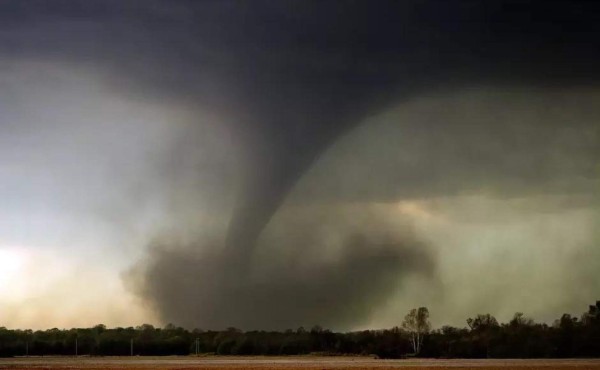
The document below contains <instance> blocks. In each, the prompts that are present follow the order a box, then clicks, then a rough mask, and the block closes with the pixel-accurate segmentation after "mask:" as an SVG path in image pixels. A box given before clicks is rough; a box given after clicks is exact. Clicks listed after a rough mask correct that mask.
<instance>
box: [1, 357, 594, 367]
mask: <svg viewBox="0 0 600 370" xmlns="http://www.w3.org/2000/svg"><path fill="white" fill-rule="evenodd" d="M347 368H352V369H360V370H367V369H377V370H386V369H403V370H410V369H419V370H423V369H428V368H435V369H445V368H451V369H501V368H502V369H506V368H509V369H517V370H532V369H547V370H550V369H568V368H576V369H578V370H583V369H598V370H600V359H567V360H547V359H542V360H437V359H431V360H430V359H410V360H376V359H372V358H367V357H218V356H214V357H78V358H74V357H28V358H9V359H0V369H12V370H15V369H23V370H24V369H49V370H66V369H88V370H90V369H124V370H145V369H149V370H150V369H151V370H159V369H160V370H163V369H164V370H166V369H170V370H174V369H211V370H243V369H265V370H276V369H325V370H327V369H347Z"/></svg>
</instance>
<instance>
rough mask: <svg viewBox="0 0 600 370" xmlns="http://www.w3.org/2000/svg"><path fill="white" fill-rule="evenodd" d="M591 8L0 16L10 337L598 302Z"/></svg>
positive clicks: (3, 296) (533, 313)
mask: <svg viewBox="0 0 600 370" xmlns="http://www.w3.org/2000/svg"><path fill="white" fill-rule="evenodd" d="M598 40H600V7H599V6H598V5H595V4H593V3H592V2H587V1H545V2H542V1H540V2H537V1H532V2H527V3H520V2H513V1H490V2H482V3H476V2H470V1H448V2H446V1H444V2H440V1H406V2H395V1H389V2H388V1H382V2H378V3H377V4H376V5H375V4H373V3H372V2H367V1H355V2H338V1H331V2H320V1H308V0H306V1H283V2H269V1H257V2H255V3H253V5H252V6H250V5H249V3H248V2H244V1H204V2H188V1H144V2H141V1H78V0H73V1H56V2H45V1H36V0H27V1H16V0H15V1H12V0H9V1H5V2H2V3H1V4H0V87H1V88H0V326H6V327H9V328H34V329H44V328H52V327H59V328H63V327H64V328H69V327H83V326H93V325H96V324H99V323H103V324H105V325H107V326H109V327H113V326H136V325H140V324H142V323H152V324H154V325H158V326H162V325H165V324H167V323H174V324H176V325H182V326H185V327H188V328H203V329H223V328H226V327H230V326H235V327H240V328H242V329H286V328H297V327H299V326H304V327H311V326H313V325H316V324H319V325H321V326H323V327H327V328H332V329H334V330H355V329H366V328H382V327H391V326H396V325H400V323H401V320H402V318H403V317H404V315H405V314H406V313H407V312H408V310H409V309H411V308H413V307H419V306H427V307H428V308H429V310H430V313H431V320H432V323H433V324H434V327H440V326H442V325H445V324H450V325H456V326H460V327H462V326H465V325H466V322H465V320H466V318H467V317H469V316H473V315H476V314H478V313H491V314H493V315H495V316H496V317H497V318H498V319H499V320H501V321H505V320H508V319H509V318H511V317H512V315H513V314H514V313H515V312H517V311H519V312H524V313H525V315H527V316H529V317H532V318H533V319H535V320H537V321H542V322H548V323H551V322H552V321H553V320H554V319H556V318H559V317H560V315H561V314H562V313H565V312H568V313H572V314H576V315H578V314H580V313H582V312H584V311H585V310H586V307H587V305H588V304H590V303H593V302H595V301H596V300H597V299H600V281H599V280H598V276H597V272H596V271H598V267H599V266H598V264H599V263H600V262H599V261H600V258H599V257H600V249H599V245H600V233H599V231H598V230H600V207H599V206H600V194H599V192H598V189H600V186H599V185H600V162H599V159H600V86H598V81H600V76H599V74H598V70H597V68H595V66H596V65H597V62H598V61H599V60H600V54H599V52H598V50H600V48H598V46H600V45H598V43H599V41H598Z"/></svg>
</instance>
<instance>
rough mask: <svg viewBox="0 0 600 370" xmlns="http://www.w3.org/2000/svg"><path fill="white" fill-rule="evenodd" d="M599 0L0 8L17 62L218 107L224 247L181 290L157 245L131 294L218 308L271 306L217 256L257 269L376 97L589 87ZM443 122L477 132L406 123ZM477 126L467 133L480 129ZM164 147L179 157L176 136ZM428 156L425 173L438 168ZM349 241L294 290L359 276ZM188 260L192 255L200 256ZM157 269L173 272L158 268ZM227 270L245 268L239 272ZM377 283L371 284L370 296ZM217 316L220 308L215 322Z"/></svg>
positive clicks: (1, 33) (2, 32) (381, 104)
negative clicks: (233, 166)
mask: <svg viewBox="0 0 600 370" xmlns="http://www.w3.org/2000/svg"><path fill="white" fill-rule="evenodd" d="M599 8H600V4H597V3H594V2H589V1H529V2H519V1H486V2H483V1H482V2H475V1H381V2H376V3H373V2H368V1H349V2H333V1H330V2H322V1H283V2H271V1H268V2H267V1H253V2H244V1H214V2H204V1H203V2H196V1H189V2H187V1H164V2H163V1H151V2H133V1H131V2H129V1H56V2H47V1H25V2H23V1H6V2H2V4H1V5H0V22H1V24H2V26H0V53H2V56H3V57H4V58H7V59H12V60H16V61H17V63H18V61H19V60H26V59H37V60H41V61H52V62H55V63H75V64H81V65H85V66H86V67H87V68H89V69H90V70H91V71H95V73H97V75H98V76H99V77H100V78H102V79H103V81H104V83H105V84H107V86H109V87H110V88H111V91H113V92H114V94H121V95H124V96H127V97H129V98H133V99H140V100H147V101H159V100H160V101H167V102H171V103H172V104H175V105H180V106H182V107H194V108H195V109H198V110H205V111H208V112H210V113H211V114H214V115H215V116H218V117H222V120H223V125H228V127H229V128H230V130H231V132H232V142H233V146H236V147H239V148H240V152H239V153H238V160H239V162H240V166H239V168H242V169H243V170H241V172H242V174H241V176H240V177H239V178H240V181H239V183H240V186H239V188H240V189H239V191H238V193H239V196H238V200H237V202H236V205H235V206H234V207H233V208H234V210H233V212H232V215H231V220H230V223H229V228H228V231H227V236H226V238H224V239H226V241H225V242H217V243H216V244H218V245H221V244H225V248H226V249H227V251H226V254H225V257H223V256H218V257H210V256H206V257H204V258H206V259H211V260H212V261H216V262H211V263H210V268H211V269H213V268H214V271H215V272H214V274H211V276H215V279H216V280H215V281H216V282H214V283H208V282H207V279H205V278H204V279H203V278H202V276H196V275H193V274H191V275H190V276H196V277H197V278H198V279H197V280H200V281H199V284H200V287H199V288H198V289H200V290H199V291H198V292H199V293H197V294H195V295H193V296H192V295H190V294H188V293H186V292H187V291H188V289H189V290H190V291H192V292H194V289H196V288H192V287H187V285H184V287H186V288H185V289H181V290H180V288H179V287H178V286H177V285H173V286H171V285H168V283H169V282H172V283H173V284H176V282H177V281H178V280H184V277H183V276H181V275H180V274H181V271H186V270H187V268H180V267H178V266H190V265H189V264H187V265H186V264H184V261H183V260H185V259H186V258H184V257H181V255H179V254H175V255H169V254H165V253H163V252H160V251H161V250H163V249H160V248H158V249H154V252H150V253H151V256H150V257H149V258H150V259H149V265H148V267H147V269H145V270H144V269H142V271H146V278H145V279H143V281H144V283H145V284H146V285H147V286H146V288H144V289H142V292H143V294H147V295H148V296H149V298H150V299H151V300H154V301H155V302H156V304H157V306H158V307H159V309H160V310H161V312H162V313H163V314H164V316H165V317H169V318H171V317H176V316H177V312H178V311H177V310H188V309H190V307H192V308H191V309H192V310H193V312H195V311H196V310H198V311H199V312H200V313H207V312H208V313H210V312H216V311H220V312H221V311H222V312H224V314H225V313H228V312H229V311H228V310H227V309H226V308H225V307H226V306H228V305H229V304H231V303H232V304H239V303H241V302H248V301H252V299H256V302H257V305H259V307H261V309H266V307H272V309H273V310H272V311H270V313H271V314H272V315H276V314H277V315H279V314H281V312H282V311H281V309H280V307H279V306H277V305H273V306H272V305H267V304H266V297H268V296H263V294H264V292H275V293H278V294H283V293H282V292H281V290H282V289H283V288H282V287H279V286H277V287H276V288H274V290H272V289H270V288H267V289H265V290H264V292H263V291H261V289H260V284H258V285H252V286H248V287H244V288H245V289H242V288H240V287H239V286H231V288H232V289H233V290H234V291H236V292H237V293H233V292H231V291H228V290H229V289H227V288H229V287H230V286H229V285H228V284H229V283H228V281H229V280H228V277H227V275H226V271H227V266H228V265H229V266H232V269H233V270H235V271H237V270H236V269H238V268H239V269H240V270H242V271H243V270H244V269H243V267H252V265H253V264H254V265H256V266H254V267H256V268H260V263H251V262H249V261H251V260H252V257H253V255H254V250H255V244H256V242H257V239H258V238H259V236H260V234H261V232H262V231H263V228H264V227H265V225H267V224H268V223H269V220H270V219H271V217H272V216H273V214H274V212H275V211H276V210H277V209H278V208H279V206H280V204H281V203H282V201H283V200H284V199H285V198H286V195H287V194H288V192H289V191H290V189H291V188H292V187H293V186H294V185H295V184H296V182H297V180H298V179H299V178H300V177H301V176H302V175H303V174H304V173H305V171H306V170H307V169H308V168H310V167H311V165H312V164H313V163H314V162H315V161H316V160H317V159H318V158H319V157H320V156H321V154H322V152H323V151H324V150H325V149H326V148H327V147H329V146H330V145H331V143H333V142H334V141H336V139H337V138H339V137H340V135H342V134H343V133H345V132H348V130H350V129H351V128H353V127H355V126H356V125H358V124H359V123H360V122H362V121H364V120H365V118H367V117H369V116H371V115H373V114H376V113H377V112H379V111H381V110H382V109H384V108H386V107H388V106H389V105H390V104H392V103H398V102H401V101H406V100H408V99H410V98H413V97H415V96H420V95H423V94H424V93H426V92H429V91H431V90H437V91H452V89H454V88H457V87H464V86H470V85H477V86H487V85H505V86H506V85H507V86H514V85H535V86H541V87H547V86H553V87H556V86H562V87H567V86H573V85H595V84H597V82H598V78H599V73H600V70H598V69H597V68H596V62H597V61H598V59H599V54H600V48H599V47H598V46H599V45H598V44H599V42H600V41H598V40H600V9H599ZM40 68H43V67H40ZM196 107H199V108H196ZM453 125H454V126H453ZM453 127H458V132H465V133H470V132H477V129H473V130H471V128H464V127H461V126H460V123H456V122H455V121H452V122H450V121H448V123H440V122H435V123H431V122H426V121H423V122H422V127H421V128H420V129H418V130H423V131H424V132H448V133H453V132H456V131H454V130H453ZM486 127H492V128H493V127H497V126H496V124H494V123H491V124H489V126H486ZM446 130H447V131H446ZM541 130H542V131H545V128H544V127H543V125H542V129H541ZM486 135H487V134H486V133H481V136H482V139H483V140H484V141H485V140H487V136H486ZM450 137H451V138H452V137H453V136H452V134H450ZM178 150H181V151H182V152H181V153H183V154H182V157H185V156H186V152H185V151H184V149H181V148H177V149H175V151H176V152H177V151H178ZM186 150H187V149H186ZM473 150H478V149H477V148H474V149H473ZM208 155H210V154H208ZM459 155H460V154H459ZM465 155H470V154H468V153H466V154H465ZM383 160H384V159H383ZM511 163H512V162H511ZM511 165H512V164H511ZM170 166H174V167H177V163H173V164H171V165H170ZM441 168H442V167H440V171H439V173H440V174H441V175H444V176H446V175H447V174H446V173H445V172H444V171H443V170H442V169H441ZM166 173H167V174H168V173H178V172H177V171H173V172H168V171H167V172H166ZM413 174H414V175H415V176H417V177H418V176H420V174H419V172H418V170H417V172H416V173H412V174H411V176H407V178H404V177H403V176H400V178H399V180H401V181H399V182H402V181H405V180H406V181H410V178H412V175H413ZM441 175H440V176H441ZM541 175H542V176H543V175H544V173H542V174H541ZM166 176H169V175H166ZM532 176H534V177H535V176H537V175H535V174H533V175H532ZM434 180H436V178H435V177H434ZM166 183H167V184H170V185H171V186H177V184H178V182H177V181H173V182H168V181H167V182H166ZM434 183H435V181H434ZM440 191H441V190H440ZM175 192H177V190H175ZM374 198H378V196H375V197H374ZM173 237H174V238H176V236H173ZM167 243H168V242H167ZM197 244H198V245H201V244H203V243H202V242H199V243H197ZM398 244H399V245H401V246H403V247H402V248H400V250H402V251H404V250H410V251H411V252H402V253H400V252H394V253H400V254H399V255H397V258H396V257H394V258H391V259H390V261H396V262H394V263H393V264H392V266H391V267H390V270H392V271H397V270H398V269H399V268H400V267H404V266H406V265H405V262H402V261H403V260H406V261H408V260H412V259H411V258H409V257H410V256H413V255H414V253H416V252H414V250H418V247H416V248H417V249H414V248H413V247H412V246H413V245H415V244H416V245H418V244H419V243H412V242H410V241H408V242H406V243H405V242H398ZM406 245H409V246H410V247H406ZM196 248H197V247H196V245H193V246H191V247H185V248H184V249H185V250H186V251H187V252H186V253H190V251H189V250H188V249H191V250H195V249H196ZM198 248H200V246H198ZM298 248H303V246H302V245H300V246H298ZM365 250H366V249H365ZM156 251H158V252H156ZM361 253H362V252H360V253H357V254H352V253H351V254H349V255H347V256H346V257H344V256H342V257H341V259H340V260H339V261H338V262H337V263H336V264H334V265H333V266H330V267H327V269H326V270H314V271H312V270H311V271H309V272H304V273H298V277H301V276H311V277H313V276H316V277H318V278H315V279H316V280H314V281H312V280H310V281H309V284H308V287H309V288H305V289H306V290H305V293H303V294H301V296H302V297H304V299H308V297H310V295H311V294H313V293H314V294H316V296H319V292H320V290H319V289H318V285H319V284H321V283H322V282H323V281H330V282H332V284H333V288H335V290H336V291H340V292H346V288H348V286H347V285H344V284H351V283H350V282H348V279H347V278H346V277H347V276H346V275H345V274H346V271H347V270H348V271H349V270H353V269H356V270H358V271H359V273H360V272H363V273H366V272H372V271H373V269H374V268H375V267H374V266H375V264H372V265H371V264H368V266H367V267H362V266H361V265H358V266H356V265H355V264H354V263H355V262H354V261H355V259H356V258H357V256H358V260H360V261H362V258H361V256H362V254H361ZM382 253H383V254H385V253H387V252H385V251H383V252H382ZM184 255H186V254H184ZM192 255H194V254H192ZM366 261H369V259H368V258H367V259H366ZM179 262H181V263H182V265H179ZM365 263H366V262H365ZM202 265H203V263H201V262H198V268H201V267H202ZM384 265H385V264H384ZM417 266H420V265H419V264H417ZM190 268H192V266H190ZM286 271H287V270H286ZM315 271H316V272H315ZM320 271H327V272H320ZM336 271H338V272H339V273H340V274H341V275H340V276H337V275H335V274H336ZM382 271H387V270H386V269H384V268H383V267H382ZM159 272H160V273H159ZM163 272H164V273H166V274H167V276H173V277H174V278H173V279H171V278H165V279H162V276H163V275H162V273H163ZM201 273H204V272H201ZM248 273H250V272H248ZM170 274H173V275H170ZM331 274H333V275H331ZM376 276H377V275H376ZM340 277H341V278H340ZM236 278H237V279H238V280H244V275H240V276H237V277H236ZM279 278H281V280H280V281H286V282H287V281H288V279H289V286H290V287H297V288H298V289H299V287H300V283H299V281H296V280H294V279H293V278H292V277H291V276H289V277H288V276H286V274H285V273H283V272H282V271H278V272H274V273H273V275H271V276H270V277H269V280H270V281H279ZM163 281H166V282H167V284H164V283H163ZM222 282H223V283H222ZM203 284H209V285H203ZM210 284H216V285H214V286H213V285H210ZM194 286H195V285H194ZM359 286H362V285H360V284H359ZM385 286H386V284H382V289H383V288H384V287H385ZM237 289H239V292H238V291H237ZM220 291H223V295H236V296H239V299H240V301H233V302H230V301H227V300H223V301H220V300H221V299H224V298H223V297H219V298H215V297H214V294H216V293H215V292H220ZM164 292H175V293H174V294H176V295H177V297H170V296H165V295H164V294H163V293H164ZM204 292H207V293H206V294H208V297H209V298H208V299H207V298H206V296H204V295H203V294H205V293H204ZM380 293H381V291H380V290H379V289H376V290H375V293H374V294H375V295H376V296H379V295H380ZM362 295H367V296H368V295H369V293H368V292H367V290H362V289H361V294H355V293H348V294H345V293H344V294H341V296H340V302H345V303H347V304H348V305H349V306H351V307H355V306H354V305H353V304H352V302H354V303H357V302H359V301H361V300H362V299H363V297H361V296H362ZM252 297H256V298H252ZM263 298H264V299H265V301H263ZM171 299H172V300H173V301H174V302H176V304H171V303H169V300H171ZM186 302H189V304H187V303H186ZM215 302H216V303H215ZM309 302H310V300H309ZM313 303H314V302H313ZM184 307H185V308H184ZM282 307H283V308H286V307H287V306H282ZM204 310H208V311H204ZM212 310H215V311H212ZM181 312H182V315H183V312H184V311H181ZM248 312H255V311H248ZM311 312H316V311H312V308H310V307H307V308H306V309H305V310H304V309H303V310H299V311H297V312H296V314H297V315H300V316H302V315H308V316H307V317H311V318H312V317H313V314H312V313H311ZM190 315H191V313H190V314H189V315H184V316H186V317H190ZM211 315H213V314H212V313H211V314H209V315H208V316H210V317H213V316H211ZM229 316H231V315H227V317H229ZM251 316H252V315H248V316H245V315H244V316H242V317H243V318H245V319H244V320H239V321H238V323H239V325H250V321H249V320H251ZM359 316H362V314H360V315H358V316H357V317H359ZM314 317H315V319H317V318H320V316H314ZM246 319H247V320H246ZM186 320H187V319H186ZM215 320H216V319H215ZM219 320H220V319H219ZM225 320H226V318H225V316H223V321H218V322H219V323H220V322H223V323H224V322H225ZM232 320H234V319H232ZM298 321H300V322H301V321H302V320H301V319H299V320H298ZM345 323H346V322H345Z"/></svg>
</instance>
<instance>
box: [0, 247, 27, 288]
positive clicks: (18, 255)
mask: <svg viewBox="0 0 600 370" xmlns="http://www.w3.org/2000/svg"><path fill="white" fill-rule="evenodd" d="M24 264H25V255H24V253H23V252H22V251H20V250H19V249H17V248H0V299H2V298H4V296H8V295H10V294H11V291H12V288H13V283H14V281H15V280H16V277H17V276H18V275H19V274H20V271H21V269H22V268H23V266H24Z"/></svg>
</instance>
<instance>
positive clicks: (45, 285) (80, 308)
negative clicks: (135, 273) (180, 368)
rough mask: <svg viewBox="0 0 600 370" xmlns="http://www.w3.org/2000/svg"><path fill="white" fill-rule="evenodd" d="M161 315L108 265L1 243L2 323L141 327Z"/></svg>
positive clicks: (0, 294) (41, 326)
mask: <svg viewBox="0 0 600 370" xmlns="http://www.w3.org/2000/svg"><path fill="white" fill-rule="evenodd" d="M145 322H149V323H153V324H160V323H159V322H158V320H157V319H156V317H155V316H154V315H153V314H152V313H151V312H150V310H148V309H147V308H146V307H144V306H143V305H142V304H141V302H139V301H137V300H136V299H135V298H133V297H132V296H131V295H130V294H129V293H128V292H127V291H126V290H125V289H124V288H123V284H122V282H121V281H120V278H119V274H118V272H116V271H112V270H111V268H110V266H104V265H103V263H98V264H95V265H94V264H93V263H92V264H89V263H86V264H85V266H84V264H83V263H82V262H81V261H78V260H77V259H75V258H73V257H71V256H63V255H56V254H52V253H49V252H48V251H43V250H39V249H34V248H25V247H1V246H0V326H6V327H9V328H32V329H45V328H51V327H59V328H70V327H88V326H92V325H96V324H99V323H102V324H106V325H108V326H135V325H140V324H142V323H145Z"/></svg>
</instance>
